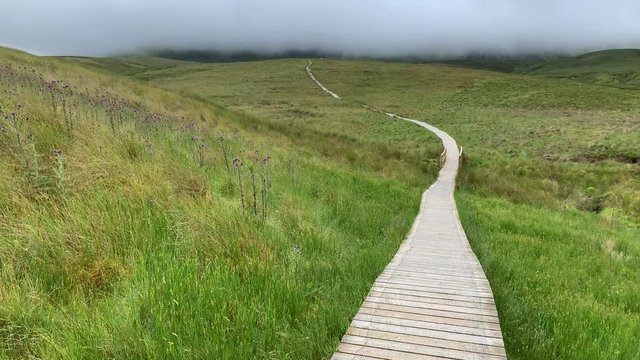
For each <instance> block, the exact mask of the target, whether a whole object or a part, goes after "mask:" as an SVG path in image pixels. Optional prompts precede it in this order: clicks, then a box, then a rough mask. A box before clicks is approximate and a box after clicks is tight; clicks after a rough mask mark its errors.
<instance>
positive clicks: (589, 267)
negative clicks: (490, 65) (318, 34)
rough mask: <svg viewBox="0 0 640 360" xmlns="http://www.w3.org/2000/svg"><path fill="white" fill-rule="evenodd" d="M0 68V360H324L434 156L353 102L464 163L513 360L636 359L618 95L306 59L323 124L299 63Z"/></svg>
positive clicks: (632, 153)
mask: <svg viewBox="0 0 640 360" xmlns="http://www.w3.org/2000/svg"><path fill="white" fill-rule="evenodd" d="M0 59H2V62H1V64H2V68H1V69H0V71H1V72H0V76H1V78H0V80H1V82H0V87H1V89H0V90H1V91H2V102H1V103H0V106H1V109H0V110H1V111H2V114H1V116H0V121H2V123H1V124H2V130H3V131H2V132H0V261H1V262H0V357H3V358H47V359H75V358H219V359H237V358H263V359H307V358H308V359H316V358H328V357H329V356H330V354H331V353H332V351H333V349H334V348H335V345H336V344H337V342H338V340H339V338H340V337H341V336H342V334H343V332H344V330H345V329H346V328H347V326H348V324H349V322H350V318H351V317H352V316H353V314H354V313H355V311H356V310H357V308H358V307H359V305H360V303H361V301H362V299H363V298H364V296H365V295H366V293H367V291H368V289H369V287H370V285H371V284H372V282H373V281H374V280H375V278H376V277H377V275H378V274H379V273H380V271H381V270H382V269H383V268H384V266H385V265H386V263H387V262H388V260H389V259H390V258H391V256H392V255H393V254H394V253H395V251H396V249H397V247H398V245H399V244H400V242H401V241H402V240H403V239H404V237H405V235H406V233H407V231H408V230H409V227H410V225H411V223H412V221H413V217H414V216H415V214H416V213H417V210H418V203H419V199H420V194H421V192H422V191H423V190H424V189H425V188H426V187H427V186H428V185H429V184H430V183H431V182H432V181H433V180H434V179H435V175H436V173H437V170H438V155H439V152H440V150H441V145H440V144H439V142H438V140H437V139H436V138H435V137H434V136H432V135H430V134H428V133H426V132H425V131H423V130H421V129H419V128H416V127H414V126H413V125H411V124H407V123H405V122H401V121H394V120H391V119H389V118H387V117H385V116H382V115H379V114H376V113H372V112H369V111H367V110H366V109H363V108H362V106H361V102H366V103H368V104H370V105H373V106H376V107H378V108H383V109H386V110H389V111H393V112H396V113H399V114H402V115H405V116H410V117H414V118H417V119H422V120H425V121H427V122H429V123H432V124H434V125H436V126H438V127H440V128H441V129H443V130H445V131H447V132H448V133H449V134H451V135H452V136H453V137H455V138H456V139H457V140H458V143H459V144H460V145H462V146H463V147H464V153H465V163H464V166H463V168H462V172H461V174H460V175H459V183H458V187H459V191H458V195H457V203H458V207H459V210H460V216H461V219H462V222H463V225H464V227H465V230H466V232H467V234H468V237H469V240H470V242H471V244H472V247H473V249H474V251H475V252H476V254H477V255H478V257H479V259H480V261H481V263H482V265H483V267H484V269H485V272H486V273H487V277H488V279H489V281H490V283H491V285H492V289H493V291H494V294H495V298H496V304H497V307H498V312H499V314H500V319H501V323H502V330H503V335H504V339H505V344H506V348H507V352H508V355H509V358H511V359H635V358H637V357H639V356H640V308H638V304H640V243H639V242H638V239H639V238H640V237H639V235H640V230H639V225H640V220H638V219H639V218H640V182H639V181H638V179H640V167H639V164H638V162H639V161H638V159H640V147H639V146H638V145H637V144H639V143H640V94H639V93H638V92H637V91H636V90H634V89H630V88H621V87H616V86H611V84H610V83H608V84H604V85H603V84H600V83H597V82H595V81H592V79H593V78H592V77H583V78H580V79H573V80H572V79H571V76H572V75H571V73H572V72H575V71H576V70H575V69H574V68H572V67H570V66H568V67H566V68H564V69H563V70H562V74H563V75H562V76H551V75H550V73H549V72H550V71H551V68H552V67H553V69H557V68H558V67H557V65H555V63H554V64H551V63H550V64H549V65H548V67H547V70H548V72H547V73H544V74H542V73H540V74H534V73H531V74H529V75H522V74H504V73H498V72H491V71H484V70H478V69H468V68H461V67H455V66H450V65H438V64H401V63H393V62H376V61H338V60H317V61H315V62H314V73H315V75H316V76H317V77H318V78H319V79H320V81H322V82H323V83H324V84H325V85H327V86H328V87H329V88H331V89H332V90H334V91H336V92H337V93H339V94H341V95H342V96H343V97H345V100H344V101H341V102H336V101H335V100H334V99H332V98H331V97H328V96H326V94H324V93H322V91H320V90H319V89H318V88H317V87H316V86H315V84H314V83H313V82H311V81H310V80H309V79H308V78H307V75H306V73H305V71H304V68H305V67H306V65H307V60H303V59H289V60H271V61H259V62H244V63H228V64H204V63H193V62H182V61H177V60H165V59H158V58H144V57H126V58H117V59H88V58H68V59H59V58H37V57H33V56H30V55H27V54H24V53H20V52H17V51H13V50H7V49H0ZM565 61H566V60H565ZM604 67H606V66H604ZM609 70H611V69H609ZM554 71H559V70H554ZM594 71H599V72H600V73H602V72H603V70H602V68H598V69H595V70H594ZM620 71H622V72H626V71H627V69H621V70H620ZM577 80H579V81H577ZM56 81H61V82H56ZM605 85H606V86H605ZM18 105H20V106H18ZM14 114H15V115H14ZM234 160H236V161H234ZM234 165H235V166H234Z"/></svg>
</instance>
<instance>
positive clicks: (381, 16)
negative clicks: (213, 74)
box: [0, 0, 640, 56]
mask: <svg viewBox="0 0 640 360" xmlns="http://www.w3.org/2000/svg"><path fill="white" fill-rule="evenodd" d="M0 2H3V4H2V5H1V8H2V15H1V16H2V22H0V45H4V46H9V47H15V48H20V49H24V50H27V51H31V52H35V53H38V54H43V55H62V54H65V55H66V54H73V55H109V54H113V53H121V52H129V51H136V50H144V49H151V48H173V49H193V48H196V49H213V50H221V51H241V50H252V51H263V52H280V51H288V50H301V51H310V50H319V51H327V52H332V53H342V54H345V55H352V56H405V55H440V56H442V55H446V56H451V55H464V54H467V53H471V52H483V53H502V54H513V53H525V52H527V53H528V52H541V51H544V52H580V51H587V50H595V49H602V48H613V47H640V21H638V19H640V2H638V1H637V0H610V1H606V2H603V1H597V0H555V1H554V0H537V1H536V0H483V1H479V0H439V1H435V0H386V1H383V0H308V1H304V0H271V1H267V0H210V1H205V0H183V1H169V0H137V1H134V0H101V1H98V0H0Z"/></svg>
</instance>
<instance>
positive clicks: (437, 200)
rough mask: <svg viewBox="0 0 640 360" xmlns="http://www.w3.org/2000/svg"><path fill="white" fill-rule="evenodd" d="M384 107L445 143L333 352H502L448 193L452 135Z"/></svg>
mask: <svg viewBox="0 0 640 360" xmlns="http://www.w3.org/2000/svg"><path fill="white" fill-rule="evenodd" d="M310 67H311V62H310V63H309V66H308V67H307V72H309V75H310V76H311V77H312V78H313V79H314V81H316V82H317V83H318V84H319V85H320V86H321V88H322V89H323V90H324V91H327V92H329V90H328V89H326V88H325V87H324V86H322V84H320V83H319V82H318V81H317V80H316V79H315V77H313V75H312V74H311V69H310ZM331 94H333V95H332V96H334V95H335V94H334V93H331ZM334 97H335V98H337V99H339V97H338V96H337V95H335V96H334ZM366 107H367V108H369V109H370V110H372V111H377V112H382V111H379V110H377V109H374V108H372V107H369V106H366ZM382 113H384V114H386V115H388V116H391V117H394V118H398V119H401V120H405V121H409V122H412V123H415V124H417V125H419V126H421V127H423V128H426V129H427V130H429V131H432V132H433V133H435V134H436V135H437V136H438V137H439V138H440V139H441V140H442V143H443V145H444V148H445V152H444V155H445V156H443V166H442V169H441V171H440V174H439V177H438V180H437V181H436V182H435V183H434V184H433V185H432V186H431V187H430V188H429V189H428V190H427V191H426V192H425V193H424V194H423V196H422V203H421V206H420V212H419V213H418V216H417V218H416V220H415V222H414V224H413V227H412V229H411V232H410V233H409V236H408V237H407V239H406V240H405V241H404V242H403V243H402V245H401V246H400V249H399V250H398V252H397V254H396V255H395V257H394V258H393V260H392V261H391V262H390V263H389V265H387V267H386V268H385V270H384V271H383V272H382V274H380V276H379V277H378V279H377V280H376V281H375V283H374V284H373V287H372V288H371V290H370V291H369V294H368V295H367V297H366V298H365V300H364V302H363V304H362V306H361V308H360V309H359V311H358V313H357V314H356V316H355V317H354V318H353V321H352V322H351V325H350V327H349V329H348V330H347V332H346V334H345V335H344V336H343V337H342V340H341V342H340V345H339V346H338V349H337V350H336V352H335V353H334V354H333V357H332V359H335V360H342V359H398V360H413V359H506V354H505V350H504V343H503V340H502V332H501V331H500V321H499V319H498V313H497V311H496V307H495V304H494V300H493V294H492V292H491V287H490V286H489V282H488V281H487V278H486V276H485V274H484V271H483V270H482V267H481V266H480V263H479V262H478V259H477V258H476V256H475V254H474V253H473V251H472V250H471V247H470V246H469V242H468V240H467V237H466V235H465V233H464V230H463V229H462V225H461V224H460V219H459V218H458V210H457V208H456V204H455V201H454V198H453V192H454V190H455V179H456V175H457V173H458V165H459V156H458V146H457V144H456V141H455V140H454V139H453V138H452V137H451V136H449V135H448V134H447V133H445V132H444V131H442V130H440V129H437V128H435V127H433V126H431V125H429V124H426V123H424V122H421V121H418V120H413V119H408V118H404V117H401V116H398V115H395V114H391V113H385V112H382Z"/></svg>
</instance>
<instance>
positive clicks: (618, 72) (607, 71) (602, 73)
mask: <svg viewBox="0 0 640 360" xmlns="http://www.w3.org/2000/svg"><path fill="white" fill-rule="evenodd" d="M522 71H523V72H524V73H526V74H530V75H539V76H545V77H551V78H561V79H569V80H573V81H579V82H584V83H590V84H597V85H605V86H613V87H618V88H623V89H635V90H638V89H640V49H620V50H605V51H596V52H591V53H586V54H582V55H578V56H571V57H565V58H559V59H554V60H549V61H545V62H542V63H539V64H536V65H535V66H530V67H525V68H523V69H522Z"/></svg>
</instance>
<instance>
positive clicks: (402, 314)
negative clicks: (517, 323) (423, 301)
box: [358, 304, 500, 331]
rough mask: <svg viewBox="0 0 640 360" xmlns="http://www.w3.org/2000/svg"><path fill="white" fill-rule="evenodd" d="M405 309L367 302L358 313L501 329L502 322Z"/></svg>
mask: <svg viewBox="0 0 640 360" xmlns="http://www.w3.org/2000/svg"><path fill="white" fill-rule="evenodd" d="M405 310H407V309H406V308H404V307H395V306H393V305H389V306H388V307H369V306H368V305H366V304H365V305H363V306H362V307H361V308H360V311H359V312H358V313H359V314H370V315H380V316H388V317H395V318H399V319H407V320H417V321H425V322H431V323H434V324H446V325H457V326H465V327H470V328H478V329H487V330H495V331H500V324H497V323H495V322H482V321H478V320H473V321H472V320H464V319H453V318H447V317H442V316H435V315H428V314H416V313H410V312H406V311H405Z"/></svg>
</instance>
